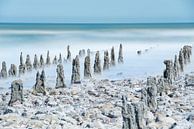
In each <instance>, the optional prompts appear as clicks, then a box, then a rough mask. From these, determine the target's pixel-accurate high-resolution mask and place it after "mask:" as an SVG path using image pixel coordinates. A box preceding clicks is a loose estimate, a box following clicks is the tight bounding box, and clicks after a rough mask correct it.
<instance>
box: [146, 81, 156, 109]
mask: <svg viewBox="0 0 194 129" xmlns="http://www.w3.org/2000/svg"><path fill="white" fill-rule="evenodd" d="M156 97H157V87H156V78H155V77H148V78H147V106H148V107H149V109H150V110H151V111H153V112H155V111H156V109H157V100H156Z"/></svg>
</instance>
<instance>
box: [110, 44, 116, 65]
mask: <svg viewBox="0 0 194 129" xmlns="http://www.w3.org/2000/svg"><path fill="white" fill-rule="evenodd" d="M111 66H115V51H114V47H112V49H111Z"/></svg>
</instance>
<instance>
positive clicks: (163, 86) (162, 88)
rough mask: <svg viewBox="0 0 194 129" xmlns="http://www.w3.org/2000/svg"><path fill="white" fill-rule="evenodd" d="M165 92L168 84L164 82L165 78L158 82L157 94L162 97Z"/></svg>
mask: <svg viewBox="0 0 194 129" xmlns="http://www.w3.org/2000/svg"><path fill="white" fill-rule="evenodd" d="M164 92H166V84H165V82H164V78H163V77H160V78H159V79H158V81H157V93H158V94H160V95H162V93H164Z"/></svg>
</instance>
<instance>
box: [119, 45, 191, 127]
mask: <svg viewBox="0 0 194 129" xmlns="http://www.w3.org/2000/svg"><path fill="white" fill-rule="evenodd" d="M191 55H192V47H191V46H188V45H185V46H184V47H183V48H181V50H180V51H179V56H178V57H177V55H175V60H174V63H173V61H172V60H165V61H164V64H165V65H166V69H165V70H164V73H163V76H161V77H160V78H158V79H157V78H156V77H148V78H147V84H146V87H145V88H143V89H142V90H141V99H140V100H139V101H138V102H129V101H127V97H125V96H123V97H122V102H123V106H122V117H123V127H122V128H123V129H144V128H146V125H147V123H148V118H147V117H146V112H147V111H150V112H152V113H153V114H155V113H156V112H157V107H158V103H157V97H158V96H161V95H163V94H165V93H168V91H169V90H170V88H169V87H168V86H169V85H172V83H173V80H175V79H176V78H177V77H178V76H179V75H180V73H181V72H183V71H184V67H185V65H186V64H187V63H189V62H190V58H191Z"/></svg>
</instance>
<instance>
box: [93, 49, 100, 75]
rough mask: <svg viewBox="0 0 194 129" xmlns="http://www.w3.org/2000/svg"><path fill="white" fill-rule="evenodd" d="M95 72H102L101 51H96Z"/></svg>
mask: <svg viewBox="0 0 194 129" xmlns="http://www.w3.org/2000/svg"><path fill="white" fill-rule="evenodd" d="M94 73H96V74H101V61H100V53H99V51H97V52H96V55H95V61H94Z"/></svg>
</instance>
